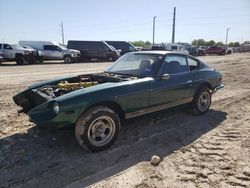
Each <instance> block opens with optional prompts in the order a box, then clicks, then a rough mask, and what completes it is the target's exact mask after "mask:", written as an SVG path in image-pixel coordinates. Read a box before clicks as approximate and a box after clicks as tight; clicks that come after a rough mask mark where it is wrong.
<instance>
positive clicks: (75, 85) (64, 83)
mask: <svg viewBox="0 0 250 188" xmlns="http://www.w3.org/2000/svg"><path fill="white" fill-rule="evenodd" d="M131 79H135V78H134V77H128V76H124V75H110V74H106V73H100V74H84V75H79V76H76V77H71V78H68V79H63V80H60V81H58V82H54V83H53V84H51V83H50V84H48V85H43V86H41V87H38V88H35V89H32V92H31V93H30V96H31V98H32V99H33V100H32V101H33V102H34V105H38V104H41V103H43V102H46V101H48V100H50V99H53V98H56V97H59V96H62V95H65V94H67V93H70V92H73V91H76V90H79V89H84V88H87V87H92V86H95V85H98V84H103V83H107V82H121V81H128V80H131Z"/></svg>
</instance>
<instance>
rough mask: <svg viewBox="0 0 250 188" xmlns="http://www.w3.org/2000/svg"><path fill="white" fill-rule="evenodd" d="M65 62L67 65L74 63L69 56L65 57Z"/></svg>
mask: <svg viewBox="0 0 250 188" xmlns="http://www.w3.org/2000/svg"><path fill="white" fill-rule="evenodd" d="M63 60H64V62H65V63H72V62H73V59H72V58H71V57H70V56H69V55H67V56H65V57H64V58H63Z"/></svg>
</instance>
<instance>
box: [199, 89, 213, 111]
mask: <svg viewBox="0 0 250 188" xmlns="http://www.w3.org/2000/svg"><path fill="white" fill-rule="evenodd" d="M210 102H211V97H210V94H209V93H208V92H206V91H204V92H203V93H202V94H201V95H200V97H199V100H198V108H199V110H200V111H201V112H205V111H206V110H207V109H208V108H209V106H210Z"/></svg>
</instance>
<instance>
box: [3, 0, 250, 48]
mask: <svg viewBox="0 0 250 188" xmlns="http://www.w3.org/2000/svg"><path fill="white" fill-rule="evenodd" d="M174 6H176V9H177V16H176V42H178V41H181V42H191V40H192V39H197V38H203V39H205V40H212V39H213V40H215V41H223V42H225V37H226V28H227V27H231V29H230V31H229V38H228V40H229V42H231V41H239V42H241V41H245V40H250V0H175V1H174V0H105V1H103V0H53V1H52V0H0V41H2V42H8V43H16V42H18V41H19V40H50V41H55V42H61V41H62V39H61V31H60V26H59V25H60V23H61V21H63V23H64V32H65V41H66V42H67V40H70V39H80V40H126V41H135V40H149V41H150V42H152V20H153V16H157V18H156V33H155V41H156V42H169V41H171V35H172V34H171V32H172V17H173V7H174Z"/></svg>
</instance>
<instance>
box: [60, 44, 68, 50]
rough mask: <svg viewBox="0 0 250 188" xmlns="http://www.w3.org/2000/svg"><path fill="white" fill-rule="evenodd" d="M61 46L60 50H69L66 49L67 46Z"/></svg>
mask: <svg viewBox="0 0 250 188" xmlns="http://www.w3.org/2000/svg"><path fill="white" fill-rule="evenodd" d="M59 46H60V48H61V49H62V50H67V49H68V48H66V47H65V46H63V45H60V44H59Z"/></svg>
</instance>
